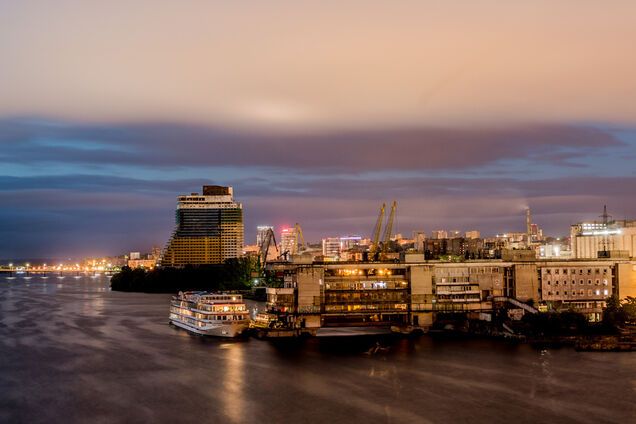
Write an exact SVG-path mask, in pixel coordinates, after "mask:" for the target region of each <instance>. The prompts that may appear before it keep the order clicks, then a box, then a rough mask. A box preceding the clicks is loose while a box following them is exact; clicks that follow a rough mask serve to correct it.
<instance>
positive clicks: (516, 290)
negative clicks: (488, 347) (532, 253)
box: [267, 254, 636, 334]
mask: <svg viewBox="0 0 636 424" xmlns="http://www.w3.org/2000/svg"><path fill="white" fill-rule="evenodd" d="M269 270H270V272H273V273H274V274H275V275H277V276H278V277H279V278H280V282H281V284H280V285H281V287H279V288H271V287H270V288H268V289H267V294H268V309H269V311H270V312H272V313H274V314H276V315H278V316H279V317H280V319H281V321H282V322H285V323H287V324H288V325H289V326H290V328H295V329H297V330H298V331H299V332H301V333H302V332H307V333H310V334H316V333H317V331H318V330H319V329H320V328H323V327H337V326H344V327H347V326H354V327H361V326H362V327H363V326H374V327H377V326H379V327H391V328H392V329H394V330H397V331H412V330H414V329H418V328H421V329H427V328H429V327H430V326H431V325H432V323H433V321H434V320H435V319H436V315H437V314H440V313H448V312H453V313H467V314H472V315H470V316H481V315H488V314H492V312H493V308H494V307H495V306H496V305H498V304H500V303H501V302H508V303H510V304H512V305H516V307H517V308H519V310H520V311H521V313H523V310H526V311H527V310H528V309H532V308H530V307H529V306H528V305H526V304H523V303H522V302H528V301H530V300H532V302H534V304H535V305H537V306H539V307H543V308H547V309H548V310H564V309H572V310H576V311H579V312H581V313H584V314H585V315H586V316H587V317H588V319H590V320H592V321H593V320H598V319H600V314H601V312H602V308H603V306H604V304H605V303H604V302H605V300H606V299H607V297H609V296H612V295H614V294H615V295H617V296H618V297H619V298H620V299H624V298H625V297H627V296H635V295H636V262H634V261H627V260H594V261H548V260H544V261H538V260H530V261H521V262H515V261H502V260H479V261H467V262H460V263H453V262H440V261H425V260H423V255H421V254H411V255H406V256H405V258H404V260H402V261H400V262H356V263H353V262H348V263H346V262H340V263H313V262H311V261H307V262H303V263H301V262H297V263H274V264H270V267H269ZM581 281H583V284H581ZM597 283H598V284H597Z"/></svg>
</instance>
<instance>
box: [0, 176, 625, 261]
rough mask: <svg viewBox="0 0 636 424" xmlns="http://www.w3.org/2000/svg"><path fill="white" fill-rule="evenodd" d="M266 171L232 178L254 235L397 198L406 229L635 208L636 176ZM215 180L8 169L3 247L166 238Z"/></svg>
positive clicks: (514, 222) (564, 225) (482, 226)
mask: <svg viewBox="0 0 636 424" xmlns="http://www.w3.org/2000/svg"><path fill="white" fill-rule="evenodd" d="M267 181H268V180H267V178H266V177H260V178H255V179H249V178H247V179H236V180H234V181H228V183H230V184H232V185H234V187H235V192H236V197H237V199H238V200H239V201H241V202H243V205H244V214H245V224H246V239H247V240H248V241H251V242H253V239H254V228H255V227H256V225H258V224H262V223H268V224H273V225H275V226H277V227H278V228H279V229H280V227H281V226H283V225H293V224H294V223H295V222H300V223H301V225H302V226H303V228H304V230H305V233H306V235H307V237H308V239H310V240H316V239H318V238H319V237H323V236H326V235H337V234H345V233H358V234H362V235H368V234H369V232H370V231H371V227H372V225H373V222H374V221H375V218H376V214H377V212H378V209H379V206H380V204H381V203H382V202H388V201H391V200H393V199H395V200H397V201H398V202H399V206H398V217H397V221H396V227H397V229H398V231H402V232H404V233H405V234H407V235H408V234H410V231H411V230H413V229H423V230H426V231H431V230H433V229H437V228H447V229H451V228H453V229H460V230H468V229H479V230H481V231H482V232H483V233H484V234H493V233H496V232H501V231H510V230H520V231H521V230H523V225H524V208H525V207H526V206H531V207H532V209H533V214H534V216H535V220H536V222H538V223H539V224H540V225H541V226H542V227H544V228H545V229H546V230H547V232H548V233H549V234H554V235H565V234H567V233H568V231H569V225H570V224H571V223H572V222H576V221H578V220H581V219H594V218H596V217H597V215H599V213H600V211H601V210H602V207H603V204H605V203H607V204H608V205H609V207H610V211H611V212H612V213H613V214H614V215H615V216H616V217H617V218H623V217H624V216H626V215H627V216H628V215H629V214H630V212H631V211H633V210H635V209H636V199H634V197H633V195H632V193H633V187H634V186H635V184H636V177H586V178H573V177H568V178H550V179H543V180H538V181H527V180H522V179H513V178H505V179H497V178H486V177H485V178H434V177H408V178H406V177H403V178H397V177H394V178H391V179H386V178H367V179H362V178H356V177H350V178H337V179H336V178H328V177H322V178H319V179H290V180H288V181H287V182H278V183H276V184H273V183H270V184H266V182H267ZM207 182H209V181H207V180H203V179H202V180H198V179H181V180H174V181H167V182H166V181H158V180H146V179H135V178H121V177H104V176H91V175H68V176H49V177H23V178H18V177H2V178H0V187H2V190H0V204H2V205H3V207H2V209H1V210H0V240H2V242H1V243H0V257H16V256H19V255H20V254H22V253H21V252H30V256H33V255H38V256H42V255H47V254H51V253H50V252H52V251H54V252H58V253H63V255H72V256H77V255H79V256H81V255H82V254H85V253H87V252H88V250H90V249H92V250H91V252H95V253H101V254H109V253H110V254H112V253H119V252H125V251H127V250H137V249H140V250H143V249H144V248H148V247H149V246H151V245H153V244H159V245H162V244H163V243H164V242H165V241H166V240H167V238H168V236H169V234H170V231H171V230H172V226H173V219H174V214H173V210H174V207H175V202H176V199H175V197H176V195H177V194H180V193H183V192H190V191H196V190H199V189H200V185H201V184H204V183H207ZM255 184H256V185H257V188H255ZM16 252H18V253H16ZM36 252H37V253H36ZM58 256H59V255H58Z"/></svg>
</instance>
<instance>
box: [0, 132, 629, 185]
mask: <svg viewBox="0 0 636 424" xmlns="http://www.w3.org/2000/svg"><path fill="white" fill-rule="evenodd" d="M623 145H624V143H623V142H622V141H620V140H619V139H617V138H616V137H615V136H614V135H612V134H611V133H609V132H606V131H603V130H602V129H598V128H594V127H586V126H572V125H524V126H513V127H492V128H482V127H480V128H407V129H391V128H389V129H383V130H374V131H370V130H349V131H339V132H325V133H322V132H321V133H311V132H305V133H302V132H301V133H290V132H262V133H258V134H257V133H252V132H240V131H230V130H227V129H217V128H207V127H197V126H184V125H168V124H145V125H144V124H138V125H111V126H85V125H49V124H40V123H37V122H36V123H33V122H21V121H17V120H4V121H0V146H1V147H2V152H1V153H0V161H4V162H10V163H14V164H15V163H20V164H29V163H68V164H104V163H107V164H117V165H124V166H140V167H154V168H162V167H163V168H175V167H209V166H235V167H264V168H277V169H287V170H294V171H296V172H302V173H312V172H314V173H324V172H337V173H360V172H377V171H383V170H400V171H405V170H407V171H427V170H431V171H435V170H458V171H462V170H467V169H475V168H479V167H482V166H485V165H489V164H495V163H499V162H502V161H509V160H531V161H533V162H536V163H547V164H552V165H555V164H556V165H560V166H580V164H577V162H576V161H577V159H581V158H584V157H585V156H586V155H589V154H591V153H595V152H599V151H604V150H608V149H612V148H617V147H621V146H623Z"/></svg>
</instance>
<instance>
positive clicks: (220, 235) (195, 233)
mask: <svg viewBox="0 0 636 424" xmlns="http://www.w3.org/2000/svg"><path fill="white" fill-rule="evenodd" d="M177 200H178V204H177V211H176V227H175V230H174V232H173V234H172V237H171V238H170V240H169V241H168V243H167V245H166V248H165V249H164V252H163V254H162V257H161V261H160V263H161V265H162V266H183V265H203V264H220V263H223V261H224V260H226V259H228V258H236V257H238V256H239V255H240V254H241V250H242V247H243V207H242V205H241V204H240V203H237V202H235V201H234V198H233V190H232V187H223V186H203V192H202V194H198V193H192V194H190V195H184V196H179V197H178V198H177Z"/></svg>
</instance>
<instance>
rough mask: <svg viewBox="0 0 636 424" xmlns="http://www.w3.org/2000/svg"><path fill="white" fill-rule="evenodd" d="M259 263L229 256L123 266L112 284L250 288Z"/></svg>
mask: <svg viewBox="0 0 636 424" xmlns="http://www.w3.org/2000/svg"><path fill="white" fill-rule="evenodd" d="M257 273H258V262H257V261H255V260H253V259H250V258H232V259H227V260H226V261H225V262H224V263H223V264H219V265H199V266H185V267H183V268H163V267H162V268H155V269H153V270H145V269H142V268H136V269H131V268H130V267H127V266H125V267H123V268H122V270H121V271H120V272H118V273H117V274H115V275H113V276H112V278H111V280H110V287H111V289H113V290H116V291H126V292H144V293H176V292H178V291H186V290H205V291H224V290H249V289H251V287H252V278H253V277H252V276H253V275H258V274H257Z"/></svg>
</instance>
